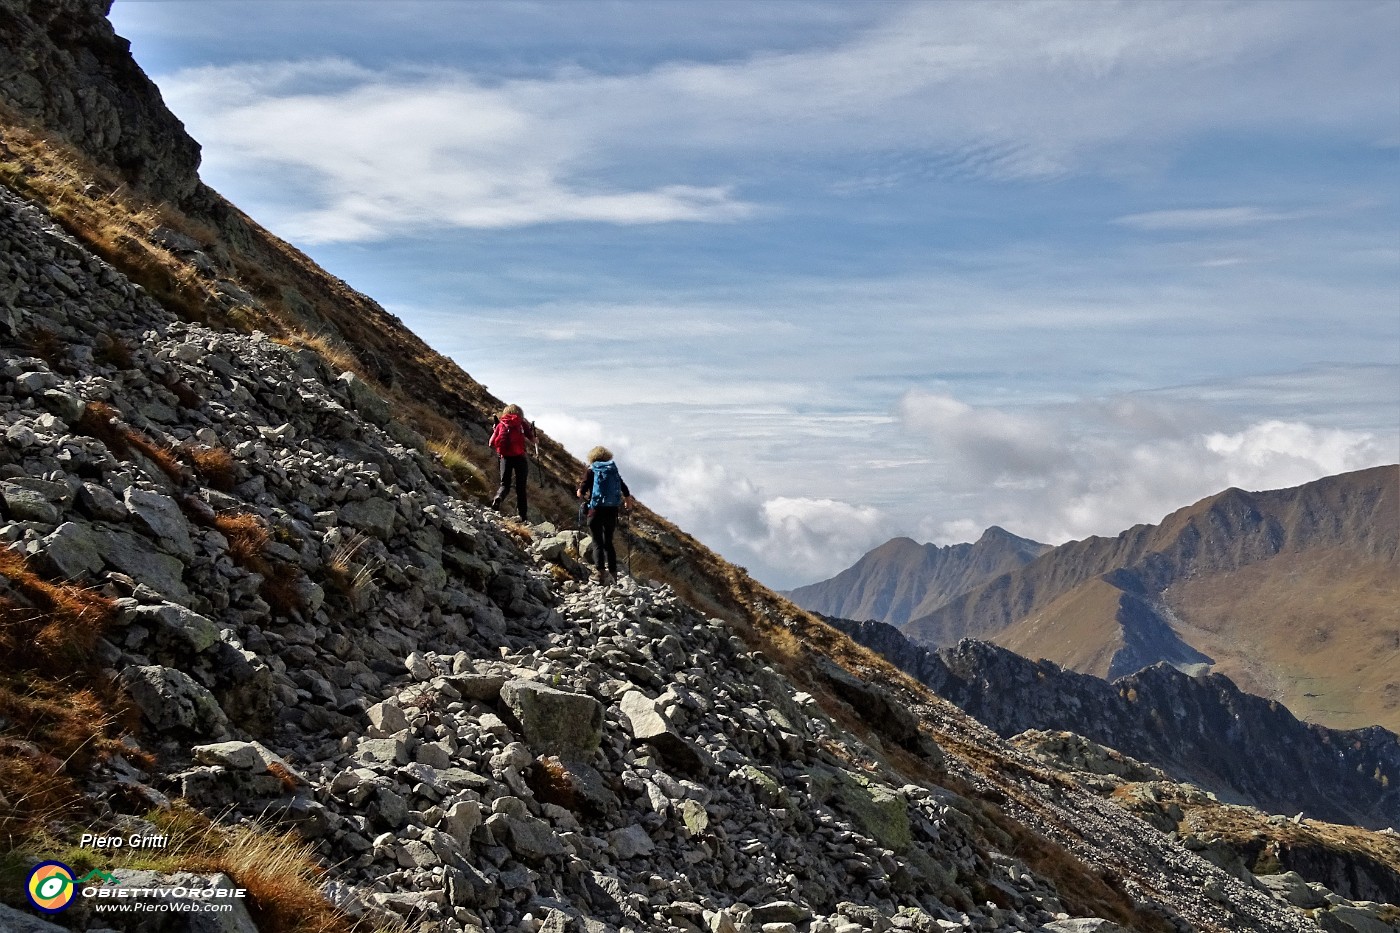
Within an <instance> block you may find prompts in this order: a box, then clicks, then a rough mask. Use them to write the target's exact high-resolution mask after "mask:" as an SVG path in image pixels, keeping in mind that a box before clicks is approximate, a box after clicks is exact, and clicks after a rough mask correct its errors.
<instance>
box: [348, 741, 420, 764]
mask: <svg viewBox="0 0 1400 933" xmlns="http://www.w3.org/2000/svg"><path fill="white" fill-rule="evenodd" d="M355 757H356V758H357V759H359V760H360V761H363V762H366V763H371V764H381V765H390V764H401V765H406V764H408V744H407V743H406V742H404V740H403V739H396V738H388V739H360V743H359V744H358V745H356V746H355Z"/></svg>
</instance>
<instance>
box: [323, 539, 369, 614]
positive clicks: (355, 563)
mask: <svg viewBox="0 0 1400 933" xmlns="http://www.w3.org/2000/svg"><path fill="white" fill-rule="evenodd" d="M369 541H370V538H369V536H368V535H365V534H362V533H360V532H358V531H357V532H355V533H353V534H351V535H349V536H348V537H346V538H344V539H343V540H342V541H341V542H340V543H339V544H338V545H336V547H335V549H334V550H333V551H331V557H330V560H328V561H326V564H325V570H326V579H327V581H328V582H329V583H330V584H331V586H332V587H333V588H334V589H335V591H336V592H338V593H340V594H341V595H343V596H346V597H348V598H349V599H350V600H351V601H352V602H354V603H356V604H358V602H359V600H360V597H361V596H362V595H363V594H364V592H365V590H367V589H368V588H369V586H370V585H371V584H372V583H373V582H374V573H375V570H377V569H378V561H376V560H361V559H360V554H361V552H362V551H363V550H364V548H365V545H366V544H368V543H369Z"/></svg>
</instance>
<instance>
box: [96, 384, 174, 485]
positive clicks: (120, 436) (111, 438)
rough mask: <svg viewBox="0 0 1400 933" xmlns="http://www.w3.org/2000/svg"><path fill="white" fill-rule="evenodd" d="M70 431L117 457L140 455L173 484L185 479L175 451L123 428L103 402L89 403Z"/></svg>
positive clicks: (113, 410) (119, 414)
mask: <svg viewBox="0 0 1400 933" xmlns="http://www.w3.org/2000/svg"><path fill="white" fill-rule="evenodd" d="M73 430H74V431H76V432H78V433H79V434H86V435H87V436H88V437H91V438H95V439H97V440H99V441H101V442H102V443H103V444H104V445H105V446H106V447H107V449H108V450H110V451H111V452H112V453H113V454H115V455H116V456H118V457H129V456H131V454H132V453H133V452H136V453H139V454H141V455H142V456H143V457H145V458H146V459H147V460H149V461H151V463H153V464H155V465H156V467H157V468H159V469H160V471H161V472H162V473H164V474H165V475H167V476H169V477H170V478H171V479H173V480H175V481H176V482H181V481H183V480H184V478H185V471H184V469H183V468H182V467H181V465H180V458H179V456H178V455H177V453H176V451H174V450H173V449H171V448H169V447H165V446H162V445H160V444H157V443H156V442H155V441H153V440H151V439H150V438H149V437H147V436H146V435H145V434H142V433H141V432H140V431H138V430H136V429H135V428H132V427H129V426H127V425H125V424H123V423H122V421H121V413H120V412H118V411H117V410H116V409H115V408H113V407H112V406H111V405H108V404H107V403H106V402H88V403H87V407H86V408H85V409H84V410H83V415H82V417H81V418H79V419H78V421H77V423H76V424H74V425H73Z"/></svg>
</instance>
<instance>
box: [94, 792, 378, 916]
mask: <svg viewBox="0 0 1400 933" xmlns="http://www.w3.org/2000/svg"><path fill="white" fill-rule="evenodd" d="M151 819H152V821H153V822H155V823H156V825H157V826H158V827H160V829H162V830H163V831H164V832H165V833H166V834H167V836H168V841H167V846H166V848H165V849H164V850H162V851H161V852H160V853H158V854H156V855H154V856H150V855H145V854H141V853H139V852H126V853H124V854H123V853H121V852H120V851H119V852H118V854H117V856H116V857H115V858H113V860H112V867H131V868H149V869H152V870H156V871H171V870H176V869H178V870H181V871H196V872H226V873H228V875H229V876H231V877H232V878H233V879H234V880H235V881H236V882H237V883H238V885H239V886H240V887H244V888H247V889H248V895H249V900H250V903H249V909H250V912H251V913H252V915H253V919H254V922H256V923H257V926H258V929H259V930H261V931H263V933H349V931H350V930H352V929H354V928H355V927H354V924H353V923H352V922H351V921H350V920H349V918H347V917H345V916H343V915H342V914H339V913H338V912H336V911H335V909H334V908H332V907H331V906H330V904H329V903H327V902H326V900H325V898H323V897H321V894H320V891H319V888H320V884H321V879H322V876H323V875H324V874H325V869H324V868H322V867H321V865H320V863H319V862H318V861H317V859H316V856H315V854H314V852H312V849H311V846H310V845H309V844H308V843H307V842H305V841H304V840H302V839H300V838H299V837H297V836H296V835H294V834H292V833H282V832H277V831H275V830H270V829H263V828H254V827H250V826H246V825H245V826H237V827H232V828H230V827H223V826H219V825H217V824H215V823H214V822H212V821H211V820H210V819H209V818H208V817H206V816H204V815H203V814H201V813H198V812H196V811H194V810H191V809H190V808H188V807H186V806H184V805H182V804H176V805H175V806H174V807H173V808H172V809H170V810H168V811H164V812H159V813H155V814H152V815H151Z"/></svg>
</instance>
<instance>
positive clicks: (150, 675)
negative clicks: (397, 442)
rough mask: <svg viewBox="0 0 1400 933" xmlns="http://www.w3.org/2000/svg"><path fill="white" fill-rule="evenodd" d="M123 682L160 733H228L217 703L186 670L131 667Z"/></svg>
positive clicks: (216, 736) (224, 718) (218, 734)
mask: <svg viewBox="0 0 1400 933" xmlns="http://www.w3.org/2000/svg"><path fill="white" fill-rule="evenodd" d="M121 683H122V685H123V686H124V687H125V688H126V691H127V693H128V695H129V696H130V697H131V700H132V702H133V703H135V704H136V707H137V708H138V709H139V710H141V715H142V717H143V718H144V719H145V720H146V722H147V723H149V724H150V725H151V727H152V728H154V729H155V730H156V731H157V732H165V731H169V730H182V731H185V732H188V733H193V734H195V735H201V736H203V735H208V736H213V737H215V738H219V737H222V736H223V735H224V734H225V733H226V732H227V731H228V718H227V717H226V716H225V715H224V711H223V710H222V709H221V708H220V707H219V702H218V700H216V699H214V695H213V694H212V693H210V692H209V691H208V690H207V689H206V688H204V687H203V686H201V685H200V684H198V683H196V682H195V681H194V680H193V679H192V678H191V677H190V675H188V674H186V673H185V672H183V671H177V670H175V669H174V668H169V667H161V666H160V665H154V664H153V665H148V666H145V667H128V668H127V669H126V670H124V671H122V674H121Z"/></svg>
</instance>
